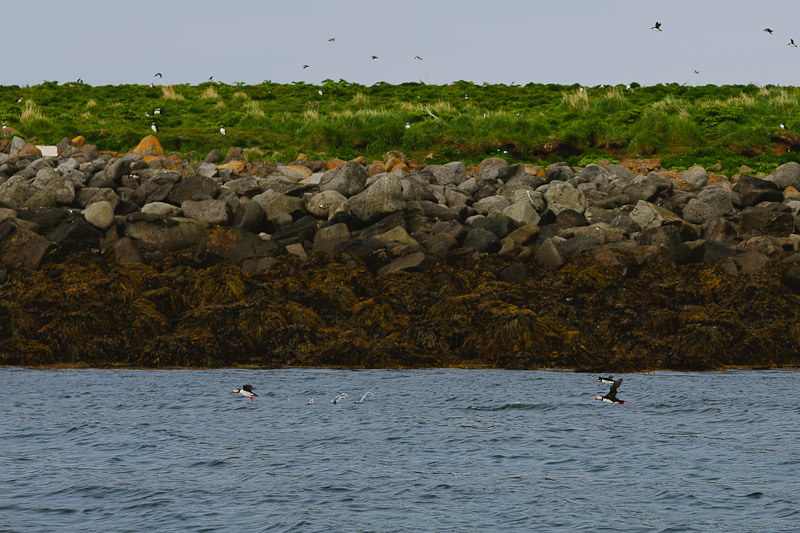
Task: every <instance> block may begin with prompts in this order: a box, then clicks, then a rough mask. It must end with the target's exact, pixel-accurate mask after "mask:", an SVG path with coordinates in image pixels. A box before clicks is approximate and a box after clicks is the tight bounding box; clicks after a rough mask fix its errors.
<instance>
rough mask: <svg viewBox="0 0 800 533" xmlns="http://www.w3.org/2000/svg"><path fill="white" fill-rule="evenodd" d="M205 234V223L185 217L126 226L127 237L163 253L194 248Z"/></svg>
mask: <svg viewBox="0 0 800 533" xmlns="http://www.w3.org/2000/svg"><path fill="white" fill-rule="evenodd" d="M205 233H206V224H205V223H203V222H200V221H199V220H194V219H191V218H183V217H172V218H163V219H160V220H154V221H144V220H142V221H138V222H130V223H128V224H126V225H125V235H126V236H127V237H130V238H131V239H134V240H136V241H139V242H141V243H144V244H146V245H149V246H152V247H153V248H155V249H156V250H162V251H178V250H184V249H186V248H194V247H195V246H197V245H198V244H199V243H200V240H201V239H202V238H203V236H204V235H205Z"/></svg>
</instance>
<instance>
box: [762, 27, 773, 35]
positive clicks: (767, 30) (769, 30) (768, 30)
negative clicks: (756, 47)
mask: <svg viewBox="0 0 800 533" xmlns="http://www.w3.org/2000/svg"><path fill="white" fill-rule="evenodd" d="M761 31H765V32H767V33H769V34H770V35H772V29H770V28H764V29H763V30H761Z"/></svg>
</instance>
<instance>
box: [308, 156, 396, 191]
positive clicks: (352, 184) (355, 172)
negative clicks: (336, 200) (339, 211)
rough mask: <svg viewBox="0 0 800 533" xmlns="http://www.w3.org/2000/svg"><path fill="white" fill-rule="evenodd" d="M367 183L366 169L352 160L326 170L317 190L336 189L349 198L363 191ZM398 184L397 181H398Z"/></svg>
mask: <svg viewBox="0 0 800 533" xmlns="http://www.w3.org/2000/svg"><path fill="white" fill-rule="evenodd" d="M366 183H367V171H366V170H364V167H362V166H361V165H359V164H357V163H353V162H352V161H350V162H348V163H345V164H344V165H341V166H338V167H336V168H334V169H332V170H329V171H327V172H326V173H325V174H324V175H323V176H322V179H320V181H319V190H320V192H322V191H330V190H333V191H336V192H338V193H340V194H341V195H343V196H345V197H347V198H349V197H351V196H354V195H356V194H359V193H361V192H363V191H364V190H365V188H366ZM398 185H399V183H398Z"/></svg>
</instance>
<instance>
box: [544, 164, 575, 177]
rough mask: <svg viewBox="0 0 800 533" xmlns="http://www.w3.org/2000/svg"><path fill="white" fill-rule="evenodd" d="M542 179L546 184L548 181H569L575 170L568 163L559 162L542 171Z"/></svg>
mask: <svg viewBox="0 0 800 533" xmlns="http://www.w3.org/2000/svg"><path fill="white" fill-rule="evenodd" d="M544 177H545V178H546V179H547V181H548V182H550V181H563V182H566V181H569V180H571V179H572V178H574V177H575V170H574V169H573V168H572V167H571V166H569V163H565V162H563V161H562V162H560V163H553V164H552V165H549V166H548V167H547V170H545V171H544Z"/></svg>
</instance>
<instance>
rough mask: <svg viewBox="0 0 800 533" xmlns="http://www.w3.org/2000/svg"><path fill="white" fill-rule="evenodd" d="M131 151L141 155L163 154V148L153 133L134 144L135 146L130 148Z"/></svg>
mask: <svg viewBox="0 0 800 533" xmlns="http://www.w3.org/2000/svg"><path fill="white" fill-rule="evenodd" d="M131 152H133V153H134V154H138V155H140V156H142V157H145V156H163V155H164V149H163V148H162V147H161V143H160V142H158V139H156V137H155V136H154V135H148V136H147V137H145V138H144V139H142V140H141V141H139V144H138V145H136V148H134V149H133V150H131Z"/></svg>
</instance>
